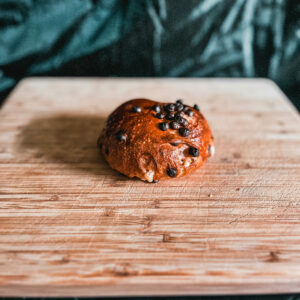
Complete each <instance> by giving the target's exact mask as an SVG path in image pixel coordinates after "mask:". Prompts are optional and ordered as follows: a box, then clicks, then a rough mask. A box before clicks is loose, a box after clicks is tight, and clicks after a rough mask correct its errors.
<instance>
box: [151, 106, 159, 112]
mask: <svg viewBox="0 0 300 300" xmlns="http://www.w3.org/2000/svg"><path fill="white" fill-rule="evenodd" d="M152 109H153V110H154V111H155V112H156V113H160V106H159V105H154V106H153V108H152Z"/></svg>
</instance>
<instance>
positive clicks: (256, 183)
mask: <svg viewBox="0 0 300 300" xmlns="http://www.w3.org/2000/svg"><path fill="white" fill-rule="evenodd" d="M135 97H149V98H153V99H157V100H162V101H167V100H169V101H174V100H176V99H178V98H184V99H185V102H186V103H188V104H193V103H198V104H199V106H200V108H201V111H202V112H203V113H204V114H205V116H206V117H207V119H208V120H209V123H210V125H211V128H212V131H213V134H214V136H215V143H216V144H215V145H216V155H215V156H214V158H212V159H210V160H209V161H208V162H207V163H206V164H205V166H204V167H203V168H202V169H200V170H198V171H197V172H196V173H194V174H192V175H189V176H187V177H184V178H182V179H173V180H170V181H164V182H160V183H158V184H149V183H144V182H141V181H138V180H129V179H127V178H126V177H124V176H122V175H119V174H118V173H116V172H115V171H113V170H111V169H110V168H109V167H108V166H107V165H106V163H105V162H104V161H103V160H102V158H101V157H100V156H99V153H98V150H97V148H96V139H97V135H98V133H99V130H100V128H101V126H102V125H103V122H104V119H105V118H106V116H107V115H108V114H109V112H111V111H112V110H113V109H114V108H115V107H116V106H117V105H119V104H120V103H122V102H123V101H125V100H128V99H130V98H135ZM299 195H300V122H299V115H298V114H297V112H296V111H295V110H294V109H293V107H292V106H291V104H289V102H288V101H287V99H286V98H285V97H284V96H283V94H282V93H281V92H280V91H279V89H278V88H277V87H276V86H275V85H274V84H273V83H272V82H270V81H267V80H221V79H220V80H203V79H143V80H142V79H49V78H48V79H47V78H45V79H38V78H37V79H27V80H25V81H22V82H21V83H20V84H19V86H18V87H17V89H16V90H15V91H14V92H13V93H12V95H11V96H10V97H9V99H8V101H7V103H6V104H5V105H4V107H3V108H2V109H1V111H0V208H1V209H0V295H1V296H29V295H31V296H104V295H167V294H168V295H179V294H186V295H187V294H248V293H249V294H250V293H283V292H300V196H299Z"/></svg>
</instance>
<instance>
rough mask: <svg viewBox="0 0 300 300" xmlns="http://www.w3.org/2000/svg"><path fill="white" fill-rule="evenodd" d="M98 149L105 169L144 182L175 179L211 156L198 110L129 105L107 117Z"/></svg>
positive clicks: (167, 105) (152, 103)
mask: <svg viewBox="0 0 300 300" xmlns="http://www.w3.org/2000/svg"><path fill="white" fill-rule="evenodd" d="M98 146H99V147H100V149H101V152H102V154H103V156H104V158H105V159H106V161H107V162H108V163H109V165H110V166H111V167H112V168H113V169H115V170H117V171H119V172H120V173H122V174H124V175H127V176H128V177H130V178H133V177H138V178H140V179H141V180H145V181H148V182H157V181H159V180H162V179H170V178H174V177H176V178H177V177H181V176H184V175H186V174H188V173H191V172H193V171H194V170H196V169H198V168H199V167H200V166H201V165H202V164H203V163H204V162H205V161H206V159H207V158H208V157H209V156H211V155H213V152H214V140H213V136H212V133H211V131H210V128H209V126H208V123H207V121H206V120H205V118H204V116H203V115H202V114H201V113H200V111H199V107H198V106H197V105H194V107H191V106H188V105H184V104H183V102H182V100H177V101H176V103H160V102H156V101H152V100H147V99H134V100H130V101H128V102H126V103H124V104H122V105H121V106H119V107H118V108H117V109H116V110H115V111H113V112H112V113H111V115H110V116H109V117H108V119H107V122H106V126H105V127H104V128H103V130H102V132H101V134H100V136H99V138H98Z"/></svg>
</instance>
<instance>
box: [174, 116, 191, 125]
mask: <svg viewBox="0 0 300 300" xmlns="http://www.w3.org/2000/svg"><path fill="white" fill-rule="evenodd" d="M175 121H176V122H178V123H179V124H180V125H183V126H187V125H188V124H189V122H188V121H187V119H185V118H183V117H181V116H178V115H176V116H175Z"/></svg>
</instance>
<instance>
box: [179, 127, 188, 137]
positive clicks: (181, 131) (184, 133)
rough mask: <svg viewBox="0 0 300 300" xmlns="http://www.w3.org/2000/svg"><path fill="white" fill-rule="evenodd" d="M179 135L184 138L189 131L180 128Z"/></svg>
mask: <svg viewBox="0 0 300 300" xmlns="http://www.w3.org/2000/svg"><path fill="white" fill-rule="evenodd" d="M179 134H180V135H181V136H184V137H186V136H188V135H189V134H190V131H189V130H188V129H187V128H180V129H179Z"/></svg>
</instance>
